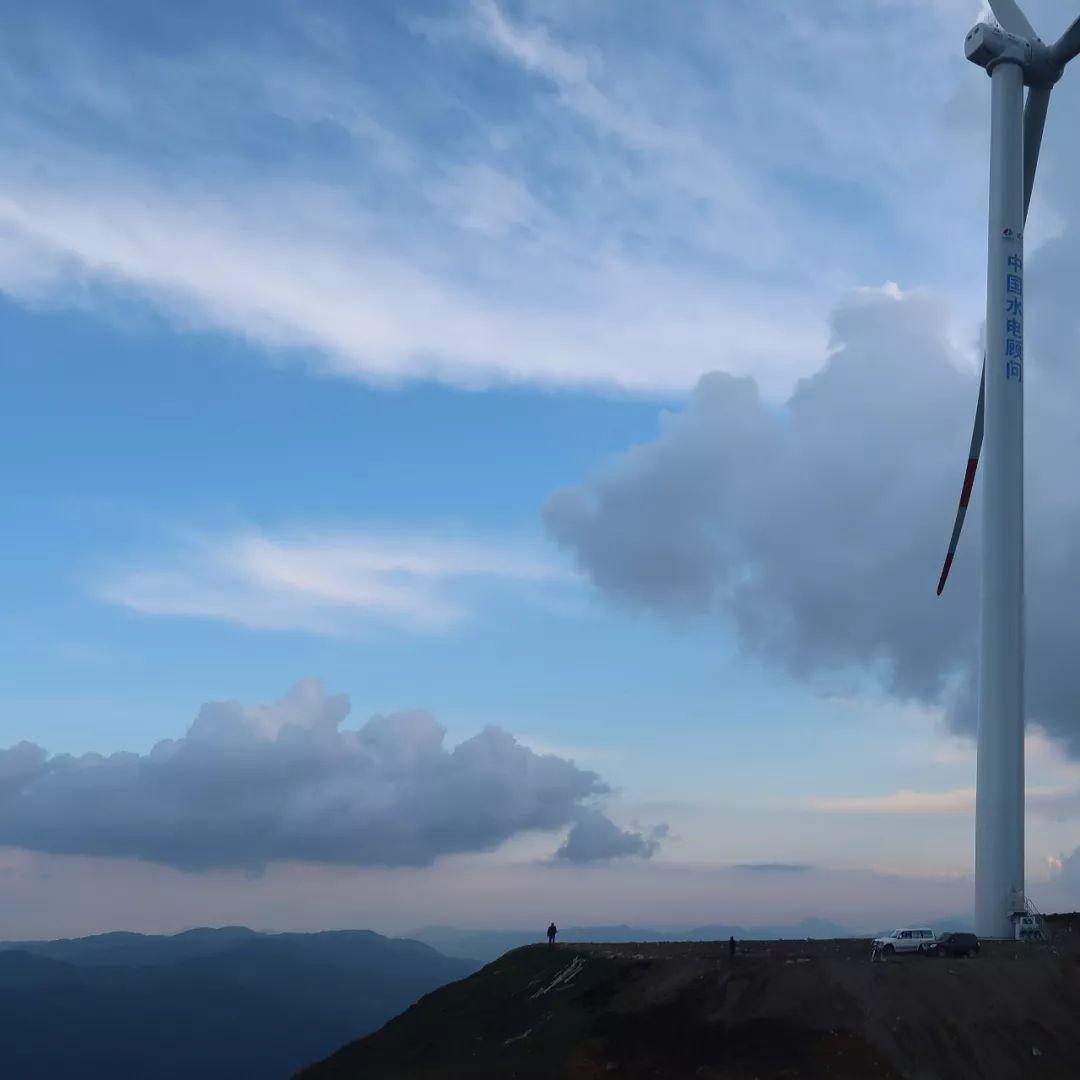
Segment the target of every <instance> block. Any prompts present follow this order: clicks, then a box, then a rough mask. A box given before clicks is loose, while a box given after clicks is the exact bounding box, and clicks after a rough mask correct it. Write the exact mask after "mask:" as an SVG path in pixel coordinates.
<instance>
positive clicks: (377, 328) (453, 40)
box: [0, 0, 974, 396]
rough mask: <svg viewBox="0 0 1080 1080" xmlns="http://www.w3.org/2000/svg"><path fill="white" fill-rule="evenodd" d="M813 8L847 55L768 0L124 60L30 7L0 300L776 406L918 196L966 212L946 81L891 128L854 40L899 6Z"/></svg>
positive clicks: (273, 41)
mask: <svg viewBox="0 0 1080 1080" xmlns="http://www.w3.org/2000/svg"><path fill="white" fill-rule="evenodd" d="M917 7H918V6H917ZM817 14H818V17H819V18H820V20H822V21H823V22H824V23H825V24H826V25H828V27H829V32H830V35H831V40H832V41H833V43H834V46H835V44H836V42H837V40H838V37H837V35H842V38H843V45H844V47H843V49H842V51H843V54H844V56H845V57H847V58H848V60H849V62H850V67H848V66H838V65H836V64H835V62H833V60H832V59H831V57H832V56H833V51H832V50H829V55H828V56H825V55H821V56H819V55H818V53H820V52H821V50H820V49H817V48H811V47H809V45H810V43H816V41H817V40H818V39H819V37H820V28H819V25H818V24H817V23H816V22H815V21H814V20H808V19H806V18H804V17H803V16H801V15H800V14H798V13H797V12H795V11H793V10H792V9H791V8H790V5H781V4H777V5H754V6H752V7H746V8H745V9H739V10H725V12H724V13H723V15H722V16H721V15H720V14H718V13H716V12H713V11H711V10H710V9H708V8H707V7H705V6H703V7H702V8H700V9H699V10H696V11H693V12H690V11H687V12H686V13H685V14H684V15H682V16H680V17H672V16H671V14H670V13H667V12H665V13H664V14H663V15H660V13H659V11H658V10H657V11H656V12H650V9H648V8H642V9H641V10H640V11H639V12H637V13H635V15H634V17H633V18H629V17H627V16H626V14H625V12H618V11H616V10H615V9H613V8H608V7H605V6H603V5H600V6H598V7H597V8H595V9H590V10H585V9H581V8H580V7H577V6H567V5H564V4H559V3H554V2H541V0H535V2H528V3H513V4H511V3H496V2H495V0H474V2H465V0H463V2H460V3H455V4H451V5H447V6H446V7H445V8H444V9H442V10H441V11H440V16H439V18H438V19H437V20H433V19H427V20H426V21H425V20H423V19H420V18H417V17H415V16H407V15H405V14H401V15H400V16H399V17H393V18H388V19H381V20H378V19H377V20H372V19H370V18H365V17H363V15H362V14H361V13H360V10H359V9H355V10H352V9H348V8H345V7H341V8H337V9H334V10H331V11H322V12H320V13H313V12H312V11H310V10H308V9H307V8H306V7H301V6H289V5H283V6H282V7H281V8H279V9H275V11H274V13H273V16H272V17H271V16H269V15H268V14H267V12H266V9H265V8H260V9H259V16H260V17H259V25H260V34H259V35H258V36H257V38H255V39H253V37H252V35H251V34H250V33H248V26H247V24H246V23H245V24H244V25H243V26H239V25H233V24H232V22H231V21H230V20H227V19H226V20H215V21H214V22H213V24H210V23H207V24H205V25H202V24H200V23H199V21H198V18H197V17H195V16H192V18H191V19H190V20H189V21H188V22H187V23H186V24H185V25H186V31H185V34H184V35H183V36H182V38H178V37H176V36H175V35H173V36H170V35H169V34H163V33H161V32H160V31H161V27H160V26H159V21H158V20H159V16H158V14H157V13H155V11H154V10H152V9H150V8H146V7H142V8H134V7H133V9H132V11H131V13H130V16H131V17H130V20H129V23H130V25H129V26H128V30H127V33H126V35H125V39H124V42H123V56H122V57H119V56H118V48H119V46H118V44H117V42H116V40H115V37H113V36H111V35H109V34H106V33H103V32H102V30H101V29H100V28H99V27H97V26H95V24H94V23H93V22H92V21H90V20H86V19H81V18H79V17H77V16H75V15H74V14H71V13H69V14H68V15H67V16H65V15H64V14H63V13H62V12H60V11H53V12H52V13H50V14H49V15H48V16H46V15H44V14H42V13H36V12H34V11H32V10H30V9H26V10H24V11H22V12H20V13H18V17H17V18H15V17H13V19H12V21H11V24H10V26H9V27H8V33H7V34H6V35H5V40H4V42H3V43H0V84H2V85H3V87H4V90H5V93H4V95H3V97H2V99H0V137H2V138H3V139H4V142H5V145H7V146H8V147H9V151H10V152H9V153H8V154H7V155H5V158H4V161H3V162H2V163H0V289H2V290H3V291H5V292H7V293H8V294H9V295H13V296H15V297H18V298H20V299H23V300H24V301H26V302H31V303H52V304H64V305H67V304H71V303H73V302H75V303H81V304H84V305H88V306H94V305H96V304H98V303H100V302H101V300H102V296H103V294H104V296H105V297H111V295H112V294H119V295H121V296H123V297H125V298H130V297H134V298H136V299H137V300H139V301H141V302H143V303H146V304H149V305H152V306H153V307H155V308H157V309H159V310H161V311H163V312H164V313H165V314H166V315H167V316H168V317H169V318H170V319H172V320H173V321H174V322H175V323H176V324H177V325H178V326H180V327H181V328H187V327H195V328H199V329H209V330H212V331H218V332H222V333H227V334H232V335H239V336H242V337H244V338H246V339H248V340H249V341H251V342H253V343H255V344H256V345H258V346H259V347H261V348H263V349H265V350H268V351H270V352H271V353H273V354H275V356H281V355H285V356H289V357H294V358H296V359H299V360H301V361H303V362H305V363H309V364H310V365H312V366H313V367H314V368H315V369H316V370H318V371H321V372H332V373H334V374H337V375H341V376H345V377H349V378H357V379H363V380H368V381H376V382H396V381H400V380H407V379H437V380H441V381H445V382H449V383H452V384H454V385H458V386H469V387H478V386H486V385H490V384H495V383H529V384H537V385H544V386H566V385H573V386H583V387H584V386H588V387H603V388H606V389H612V388H618V389H629V390H631V391H635V392H647V393H662V394H666V395H675V394H682V393H684V392H685V391H686V390H687V389H688V388H689V387H690V386H691V385H693V383H694V381H695V380H696V379H697V377H698V376H700V375H701V374H702V373H703V372H705V371H708V370H712V369H714V368H721V369H723V370H727V371H731V372H734V373H748V372H754V373H755V375H756V376H757V377H758V378H759V380H760V381H761V383H762V385H763V386H764V387H765V389H766V392H767V393H768V394H769V395H772V396H776V395H777V394H779V393H781V392H782V391H783V390H786V389H787V388H788V387H790V385H791V383H792V381H793V380H794V379H796V378H797V377H799V376H800V375H803V374H806V373H807V372H809V371H811V370H813V369H815V368H816V367H818V366H819V365H820V364H821V362H822V360H823V358H824V356H825V354H826V351H827V337H826V326H825V319H824V312H825V311H826V310H827V305H828V302H829V300H830V299H831V298H832V297H834V296H835V295H836V291H837V289H839V288H843V287H846V286H848V285H851V284H855V283H858V282H860V281H865V280H880V279H882V278H883V277H884V276H886V274H887V273H888V274H890V275H892V276H895V275H898V274H900V273H901V272H902V269H903V268H902V267H901V268H898V267H897V266H896V262H897V259H898V258H899V259H901V260H904V259H908V261H909V266H910V267H911V268H912V272H913V273H914V274H915V276H916V277H917V278H919V279H921V278H922V277H923V269H922V268H924V267H926V266H928V265H933V266H934V267H939V266H941V265H943V264H942V261H941V259H940V258H937V257H935V259H934V260H932V261H929V262H928V261H927V260H926V259H924V258H919V257H917V256H918V252H919V251H923V253H924V254H925V251H924V249H925V248H926V244H927V239H928V237H929V236H931V235H933V236H934V237H935V241H936V237H937V236H938V232H937V231H936V230H935V229H933V228H931V227H930V226H929V225H928V222H927V212H928V209H927V208H928V206H934V207H940V210H941V215H942V218H943V220H945V221H947V222H950V223H951V222H953V221H954V220H955V219H956V217H957V213H956V212H954V211H957V207H960V208H962V209H963V212H964V213H967V212H968V211H967V210H966V209H964V208H965V207H966V201H970V200H964V199H961V198H959V195H958V193H957V191H956V190H954V188H953V186H952V185H953V182H954V181H953V178H952V173H951V172H950V170H936V171H934V170H932V169H931V168H930V163H931V162H935V161H936V160H937V159H938V157H939V156H940V153H941V136H942V132H941V123H942V122H943V121H942V118H941V117H940V116H938V115H937V112H936V111H934V110H939V105H938V104H937V103H938V102H940V101H941V100H943V99H944V98H946V97H947V96H948V94H949V93H950V92H951V90H952V88H953V85H954V83H955V79H954V78H953V69H952V68H950V69H948V71H947V72H946V71H945V69H944V68H939V67H938V66H937V64H938V59H939V57H938V52H937V51H936V50H935V49H931V50H929V51H928V52H927V54H926V56H925V57H924V55H923V52H920V54H919V57H918V58H917V59H916V61H915V63H916V64H917V65H923V67H920V68H919V70H918V71H916V72H913V71H911V70H910V65H911V63H912V62H913V61H912V59H911V58H910V57H908V58H906V61H905V64H904V65H903V66H902V67H901V66H899V64H898V66H897V68H896V70H895V72H893V73H891V74H889V73H887V74H889V77H893V75H894V76H895V78H896V79H898V80H899V79H901V78H902V79H903V84H904V85H906V86H909V87H915V88H916V90H915V91H913V92H914V93H916V94H917V95H925V104H926V106H927V109H928V110H930V111H929V113H928V115H930V117H931V120H930V122H929V123H926V124H920V125H919V126H918V127H917V128H912V127H911V125H909V124H906V120H907V118H908V116H909V115H910V113H911V111H912V109H916V108H918V107H919V106H918V103H917V102H913V101H910V100H906V99H905V100H904V101H903V102H902V103H901V102H900V100H899V97H898V95H896V94H894V93H891V92H889V93H886V92H884V91H883V92H882V93H881V94H879V95H873V94H871V93H870V91H871V90H872V89H873V88H874V87H877V86H879V85H886V84H887V83H888V79H887V78H886V77H885V76H884V75H883V73H882V71H881V70H880V68H881V65H882V64H885V63H888V62H890V61H889V60H888V58H882V57H881V56H878V55H874V56H873V57H872V58H871V57H870V56H869V51H868V50H866V49H865V48H864V47H863V45H864V43H865V42H866V41H868V40H876V39H877V37H878V36H879V34H880V31H881V29H882V27H883V26H889V25H891V24H892V22H895V21H896V20H898V19H901V16H900V14H899V13H898V11H897V10H895V9H894V8H893V7H891V6H890V5H863V6H853V5H850V4H848V3H846V2H845V0H830V3H828V4H825V5H822V8H821V10H820V11H819V12H818V13H817ZM928 15H929V16H930V17H932V18H933V19H935V20H940V19H942V18H944V17H943V16H941V15H940V14H938V13H936V9H935V8H934V6H933V5H925V6H924V8H919V10H918V11H916V12H915V13H914V14H913V15H912V16H910V17H912V18H917V19H919V20H920V22H922V21H925V20H926V18H927V17H928ZM241 21H242V20H241ZM901 21H902V20H901ZM746 40H754V41H755V42H756V43H757V47H756V48H755V49H754V50H751V51H749V52H748V51H747V50H746V49H745V48H744V47H743V42H744V41H746ZM935 40H936V39H935ZM162 41H165V42H167V44H166V45H163V44H162ZM945 53H946V50H945V48H944V45H943V46H942V49H941V56H944V55H945ZM864 55H865V56H866V59H865V60H863V59H860V58H861V57H863V56H864ZM949 55H950V56H951V53H950V54H949ZM791 56H799V57H800V58H801V60H800V63H799V64H792V63H790V62H789V61H790V58H791ZM121 60H122V62H120V61H121ZM871 65H872V66H873V72H872V74H873V78H872V79H870V80H869V81H867V78H866V76H867V74H868V68H869V67H870V66H871ZM763 66H764V67H766V68H767V69H768V70H769V71H770V73H771V77H770V79H769V80H767V81H765V82H763V80H762V79H761V70H762V68H763ZM959 70H960V71H962V70H963V69H962V68H960V69H959ZM718 72H722V73H723V77H722V78H718V77H717V73H718ZM856 86H858V87H860V88H861V91H860V92H859V93H856V92H853V90H854V87H856ZM868 88H869V89H868ZM869 97H873V100H868V98H869ZM902 123H904V124H905V130H906V135H905V138H904V140H903V146H902V147H900V146H898V145H897V140H896V139H895V138H892V137H891V134H890V133H892V132H894V131H895V130H897V129H898V128H899V127H900V126H901V124H902ZM856 143H857V144H858V145H857V147H856V145H855V144H856ZM856 151H857V152H856ZM964 160H965V162H966V161H967V158H966V157H965V159H964ZM928 176H933V177H937V178H938V179H936V180H932V181H931V180H928V179H927V177H928ZM915 177H918V178H919V186H918V187H917V197H916V196H915V195H914V194H913V192H914V191H915V190H916V185H914V183H909V181H912V178H915ZM927 183H934V184H940V185H941V187H942V190H941V191H937V190H935V191H934V193H933V194H934V198H933V199H928V193H927V190H926V185H927ZM957 187H959V185H958V186H957ZM965 195H966V192H965ZM970 212H971V213H974V211H970ZM950 215H951V216H950ZM950 227H951V226H950ZM913 252H914V253H915V256H916V257H913V256H912V253H913ZM905 253H906V254H905ZM886 263H887V264H888V268H887V269H886Z"/></svg>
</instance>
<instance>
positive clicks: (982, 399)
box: [937, 358, 986, 596]
mask: <svg viewBox="0 0 1080 1080" xmlns="http://www.w3.org/2000/svg"><path fill="white" fill-rule="evenodd" d="M985 405H986V360H985V358H984V359H983V373H982V378H981V379H980V380H979V404H978V405H977V406H976V408H975V427H974V430H973V431H972V432H971V449H970V450H968V463H967V469H966V470H965V472H964V486H963V487H962V488H961V489H960V505H959V506H958V507H957V508H956V521H955V522H954V523H953V530H952V536H951V537H950V538H949V551H948V554H947V555H946V556H945V565H944V566H943V567H942V568H941V577H940V578H938V583H937V594H938V596H940V595H941V593H942V590H944V588H945V582H946V581H948V579H949V571H950V570H951V569H952V564H953V559H954V558H955V556H956V545H957V544H959V543H960V533H961V532H963V529H964V518H966V517H967V508H968V503H969V502H970V501H971V489H972V487H973V486H974V485H975V473H976V472H977V471H978V468H979V453H980V452H981V451H982V441H983V409H984V408H985Z"/></svg>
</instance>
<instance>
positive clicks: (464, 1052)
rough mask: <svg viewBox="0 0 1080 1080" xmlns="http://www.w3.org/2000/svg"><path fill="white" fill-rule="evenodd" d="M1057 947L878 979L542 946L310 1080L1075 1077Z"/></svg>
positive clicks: (714, 954)
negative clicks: (388, 1079) (339, 1079)
mask: <svg viewBox="0 0 1080 1080" xmlns="http://www.w3.org/2000/svg"><path fill="white" fill-rule="evenodd" d="M1053 925H1054V929H1055V939H1054V942H1053V943H1052V945H1051V946H1049V947H1047V946H1045V945H1025V946H1019V945H1013V944H987V945H985V946H984V950H983V953H982V955H981V956H980V957H978V958H977V959H972V960H946V959H930V958H924V957H917V956H912V957H905V958H900V959H894V960H891V961H890V962H888V963H885V964H870V963H869V960H868V955H869V944H868V942H860V941H852V940H845V941H817V942H805V941H804V942H754V943H742V944H741V945H740V950H739V953H738V954H737V955H736V957H735V958H734V960H732V959H729V957H728V955H727V950H726V947H724V946H723V945H722V944H721V943H714V944H707V943H668V944H655V943H648V944H646V943H643V944H637V945H634V944H629V945H627V944H622V945H619V944H606V945H584V944H581V945H579V944H568V945H560V946H557V947H555V948H554V949H549V948H547V946H544V945H540V946H533V947H529V948H523V949H518V950H516V951H515V952H512V953H508V954H507V955H506V956H504V957H502V958H501V959H500V960H498V961H496V962H495V963H493V964H490V965H488V966H487V967H485V968H484V969H483V970H482V971H480V972H477V973H476V974H475V975H473V976H471V977H470V978H468V979H466V980H464V981H461V982H458V983H454V984H452V985H450V986H447V987H444V988H443V989H441V990H438V991H436V992H434V993H432V994H429V995H428V996H427V997H425V998H423V999H422V1000H421V1001H419V1002H418V1003H417V1004H416V1005H414V1006H413V1007H412V1008H410V1009H409V1010H408V1011H407V1012H405V1013H404V1014H403V1015H401V1016H399V1017H398V1018H396V1019H395V1020H393V1021H391V1022H390V1023H389V1024H387V1025H386V1026H385V1027H384V1028H383V1029H382V1030H380V1031H379V1032H377V1033H376V1034H374V1035H370V1036H368V1037H367V1038H364V1039H361V1040H359V1041H358V1042H355V1043H352V1044H351V1045H349V1046H346V1047H345V1048H343V1049H342V1050H340V1051H339V1052H338V1053H336V1054H334V1055H333V1056H332V1057H330V1058H328V1059H327V1060H326V1061H324V1062H321V1063H320V1064H318V1065H316V1066H314V1067H313V1068H311V1069H310V1070H308V1071H306V1072H304V1073H303V1074H301V1075H302V1076H303V1078H304V1080H338V1078H354V1080H360V1078H363V1080H387V1078H391V1077H393V1078H395V1080H451V1078H459V1077H464V1076H468V1077H471V1078H477V1080H484V1078H491V1080H494V1078H500V1080H502V1078H508V1077H516V1078H518V1080H531V1078H535V1080H556V1078H567V1080H571V1078H592V1077H600V1076H605V1077H609V1076H616V1077H628V1078H638V1077H641V1078H643V1077H664V1078H665V1080H667V1078H670V1080H677V1078H681V1077H695V1078H706V1080H708V1078H750V1077H762V1078H764V1077H774V1076H776V1077H778V1076H792V1077H794V1076H798V1077H804V1078H813V1077H839V1078H848V1080H864V1078H867V1077H919V1078H920V1080H938V1078H940V1080H953V1078H956V1080H960V1078H971V1080H993V1078H999V1077H1000V1078H1002V1080H1011V1078H1017V1080H1020V1078H1023V1080H1030V1078H1044V1077H1045V1078H1066V1077H1068V1078H1075V1077H1078V1076H1080V1023H1078V1021H1077V1017H1078V1016H1080V920H1078V919H1077V918H1076V917H1058V918H1055V919H1053Z"/></svg>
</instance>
